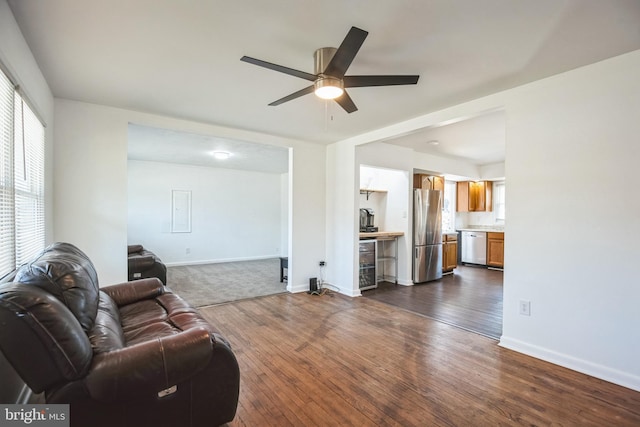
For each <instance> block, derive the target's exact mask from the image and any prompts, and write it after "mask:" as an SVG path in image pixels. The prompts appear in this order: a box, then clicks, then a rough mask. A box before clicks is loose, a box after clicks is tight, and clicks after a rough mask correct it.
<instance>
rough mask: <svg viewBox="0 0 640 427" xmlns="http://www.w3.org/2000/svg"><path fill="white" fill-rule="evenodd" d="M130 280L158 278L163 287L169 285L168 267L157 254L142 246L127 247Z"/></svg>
mask: <svg viewBox="0 0 640 427" xmlns="http://www.w3.org/2000/svg"><path fill="white" fill-rule="evenodd" d="M127 252H128V256H127V266H128V270H129V275H128V279H129V280H130V281H131V280H136V279H147V278H149V277H157V278H158V279H160V281H161V282H162V284H163V285H166V284H167V267H166V266H165V265H164V263H163V262H162V260H160V258H158V256H157V255H156V254H154V253H153V252H151V251H149V250H147V249H145V248H144V247H143V246H142V245H129V246H127Z"/></svg>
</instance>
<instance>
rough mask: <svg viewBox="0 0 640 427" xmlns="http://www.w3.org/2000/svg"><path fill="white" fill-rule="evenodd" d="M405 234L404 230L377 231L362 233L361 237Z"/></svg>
mask: <svg viewBox="0 0 640 427" xmlns="http://www.w3.org/2000/svg"><path fill="white" fill-rule="evenodd" d="M400 236H404V233H403V232H402V231H376V232H371V233H360V238H361V239H375V238H393V237H400Z"/></svg>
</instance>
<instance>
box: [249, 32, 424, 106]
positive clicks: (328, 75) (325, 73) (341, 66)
mask: <svg viewBox="0 0 640 427" xmlns="http://www.w3.org/2000/svg"><path fill="white" fill-rule="evenodd" d="M368 34H369V33H368V32H367V31H364V30H361V29H360V28H356V27H351V29H350V30H349V32H348V33H347V36H346V37H345V38H344V40H343V41H342V44H341V45H340V47H339V48H337V49H336V48H334V47H323V48H320V49H318V50H316V51H315V53H314V55H313V57H314V62H315V68H314V71H315V74H311V73H307V72H304V71H299V70H294V69H293V68H289V67H284V66H282V65H277V64H272V63H271V62H267V61H262V60H260V59H255V58H251V57H249V56H243V57H242V58H240V60H241V61H244V62H248V63H250V64H254V65H258V66H260V67H264V68H268V69H270V70H274V71H279V72H281V73H285V74H289V75H290V76H294V77H299V78H301V79H305V80H308V81H311V82H313V84H312V85H311V86H308V87H306V88H304V89H301V90H299V91H297V92H294V93H292V94H291V95H287V96H285V97H284V98H280V99H278V100H277V101H273V102H272V103H271V104H269V105H271V106H275V105H280V104H283V103H285V102H288V101H291V100H293V99H296V98H299V97H301V96H303V95H307V94H309V93H312V92H314V93H315V94H316V95H317V96H318V97H320V98H323V99H334V100H335V101H336V102H337V103H338V104H339V105H340V106H341V107H342V108H344V110H345V111H346V112H347V113H353V112H354V111H357V110H358V108H357V107H356V104H354V102H353V100H352V99H351V97H350V96H349V94H348V93H347V92H346V91H345V88H350V87H367V86H394V85H414V84H416V83H418V78H419V77H420V76H406V75H400V76H397V75H396V76H394V75H391V76H389V75H383V76H375V75H373V76H345V73H346V72H347V69H348V68H349V66H350V65H351V62H352V61H353V59H354V58H355V56H356V54H357V53H358V50H360V47H361V46H362V44H363V43H364V40H365V39H366V38H367V35H368Z"/></svg>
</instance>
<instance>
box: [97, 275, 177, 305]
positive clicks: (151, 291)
mask: <svg viewBox="0 0 640 427" xmlns="http://www.w3.org/2000/svg"><path fill="white" fill-rule="evenodd" d="M100 290H101V291H103V292H104V293H106V294H107V295H109V296H110V297H111V299H113V301H114V302H115V303H116V305H117V306H118V307H121V306H123V305H127V304H131V303H134V302H136V301H140V300H143V299H149V298H155V297H157V296H159V295H162V294H163V293H165V291H166V288H165V287H164V286H163V285H162V282H161V281H160V279H158V278H157V277H150V278H148V279H140V280H135V281H133V282H124V283H118V284H116V285H110V286H105V287H104V288H100Z"/></svg>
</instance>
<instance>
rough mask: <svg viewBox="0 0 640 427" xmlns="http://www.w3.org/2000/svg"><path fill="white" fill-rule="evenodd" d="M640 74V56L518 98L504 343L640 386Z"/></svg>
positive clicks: (509, 164)
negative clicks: (527, 304)
mask: <svg viewBox="0 0 640 427" xmlns="http://www.w3.org/2000/svg"><path fill="white" fill-rule="evenodd" d="M639 75H640V51H635V52H633V53H630V54H627V55H623V56H619V57H616V58H613V59H610V60H607V61H603V62H600V63H597V64H594V65H591V66H588V67H584V68H580V69H577V70H574V71H571V72H568V73H565V74H561V75H558V76H555V77H551V78H548V79H545V80H542V81H539V82H536V83H533V84H529V85H526V86H523V87H520V88H518V89H515V90H514V91H513V95H512V96H511V97H510V99H509V102H508V106H507V160H506V177H507V183H508V185H507V186H506V191H507V195H506V199H507V200H508V203H507V218H508V220H507V224H506V227H507V233H505V250H506V252H505V265H506V266H508V267H509V268H508V269H506V270H505V276H504V278H505V292H504V332H503V337H502V340H501V343H502V345H504V346H507V347H510V348H513V349H516V350H519V351H523V352H525V353H529V354H532V355H536V356H539V357H541V358H544V359H547V360H550V361H554V362H556V363H559V364H562V365H566V366H570V367H573V368H574V369H578V370H581V371H584V372H587V373H590V374H592V375H595V376H597V377H600V378H604V379H608V380H611V381H613V382H616V383H619V384H623V385H627V386H629V387H631V388H635V389H636V390H640V363H638V356H639V355H640V339H639V337H638V325H640V310H638V302H639V301H640V286H638V277H637V268H636V265H637V262H638V259H639V258H640V248H639V246H638V244H637V242H636V240H637V237H638V236H640V198H638V197H636V195H637V194H638V185H637V182H636V181H637V179H638V176H637V171H638V165H639V164H640V144H639V143H638V141H639V139H638V135H640V79H639V78H638V76H639ZM520 300H529V301H531V316H530V317H526V316H521V315H518V302H519V301H520Z"/></svg>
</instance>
